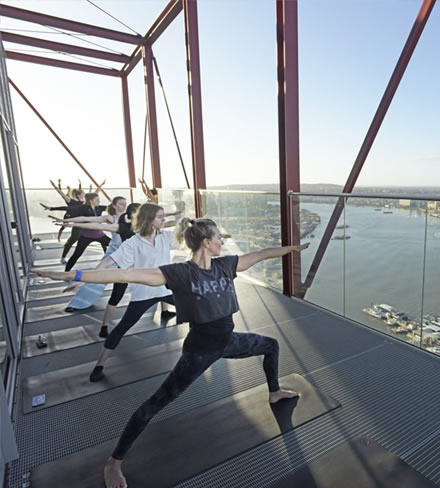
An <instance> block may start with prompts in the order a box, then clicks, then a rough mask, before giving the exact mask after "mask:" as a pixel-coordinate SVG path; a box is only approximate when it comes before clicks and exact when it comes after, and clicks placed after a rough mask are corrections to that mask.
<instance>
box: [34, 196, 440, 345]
mask: <svg viewBox="0 0 440 488" xmlns="http://www.w3.org/2000/svg"><path fill="white" fill-rule="evenodd" d="M106 191H107V193H108V194H109V195H110V196H112V197H114V196H116V195H122V196H126V197H127V199H128V200H131V195H133V200H134V201H139V202H142V201H145V197H144V195H143V194H142V192H141V191H140V190H135V191H132V192H130V190H129V189H106ZM199 198H200V203H201V212H202V215H203V216H205V217H209V218H212V219H213V220H215V221H216V222H217V224H218V225H219V227H220V229H221V230H222V232H224V233H227V234H231V236H232V237H231V238H230V239H227V241H226V243H225V246H224V252H225V253H226V254H243V253H246V252H251V251H254V250H259V249H262V248H265V247H272V246H279V245H280V244H281V225H280V198H279V194H278V193H266V192H234V191H213V190H202V191H200V195H199ZM27 200H28V205H29V211H30V221H31V227H32V232H33V234H34V235H35V234H41V233H45V232H46V233H52V236H53V238H55V237H56V231H57V229H56V228H55V229H54V228H53V227H54V226H53V224H52V223H51V221H50V219H48V218H47V214H48V212H46V211H45V210H43V208H42V207H41V206H40V205H39V203H40V202H42V203H44V204H46V205H48V206H57V205H62V200H61V199H60V198H59V196H58V195H57V194H56V192H55V191H54V190H49V189H46V190H28V191H27ZM60 200H61V201H60ZM102 200H103V201H104V199H102ZM290 201H291V203H293V202H294V201H296V202H298V205H299V220H300V232H301V242H306V241H309V242H310V243H311V245H310V247H309V249H307V250H306V251H304V252H303V253H301V273H302V281H303V282H305V280H306V277H307V275H308V273H309V270H310V267H311V265H312V262H313V260H314V258H315V255H316V253H317V250H318V247H319V245H320V243H321V239H322V237H323V234H324V232H325V230H326V228H327V224H328V223H329V219H330V217H331V215H332V212H333V210H334V208H335V205H336V204H337V202H340V205H341V213H340V216H339V219H338V221H337V223H336V224H335V228H334V231H333V234H332V236H331V239H330V240H329V242H328V246H327V248H326V251H325V253H323V255H322V260H321V262H320V265H319V267H318V268H317V270H316V274H315V276H314V278H313V281H312V282H311V285H310V286H309V287H308V289H307V290H306V292H305V297H304V299H305V300H306V301H309V302H311V303H315V304H317V305H319V306H321V307H323V308H326V309H328V310H331V311H333V312H335V313H337V314H340V315H342V316H344V317H347V318H350V319H353V320H356V321H357V322H360V323H362V324H364V325H367V326H369V327H372V328H374V329H377V330H380V331H381V332H385V333H387V334H390V335H393V336H395V337H399V338H401V339H403V340H405V341H407V342H410V343H412V344H415V345H417V346H419V347H423V348H425V349H428V350H430V351H431V352H435V353H437V354H438V353H440V304H439V303H440V302H439V301H438V299H437V293H436V291H437V290H439V289H440V276H439V273H438V271H437V270H438V269H440V201H438V200H436V199H435V198H432V199H428V198H425V197H414V196H397V195H396V196H394V195H387V196H386V197H384V196H383V195H372V194H367V195H360V194H353V195H344V194H305V193H299V194H291V195H290ZM159 202H160V204H161V205H162V206H163V207H164V208H165V211H166V212H167V213H174V212H179V216H188V217H191V218H192V217H194V215H195V209H194V193H193V191H192V190H183V189H161V190H159ZM246 274H247V275H248V276H249V277H251V278H254V279H256V280H258V281H260V282H264V283H265V284H267V285H269V286H271V287H274V288H276V289H279V290H281V289H282V266H281V259H273V260H269V261H263V262H262V263H258V264H257V265H256V266H254V267H252V268H251V269H250V270H248V272H247V273H246Z"/></svg>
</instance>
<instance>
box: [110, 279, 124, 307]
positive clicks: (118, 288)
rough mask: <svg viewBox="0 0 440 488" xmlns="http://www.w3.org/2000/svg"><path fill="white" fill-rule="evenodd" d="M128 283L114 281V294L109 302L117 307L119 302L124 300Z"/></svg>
mask: <svg viewBox="0 0 440 488" xmlns="http://www.w3.org/2000/svg"><path fill="white" fill-rule="evenodd" d="M127 286H128V284H127V283H113V290H112V294H111V296H110V298H109V300H108V304H109V305H111V306H113V307H116V306H117V305H118V303H119V302H120V301H121V300H122V297H123V296H124V293H125V290H126V289H127Z"/></svg>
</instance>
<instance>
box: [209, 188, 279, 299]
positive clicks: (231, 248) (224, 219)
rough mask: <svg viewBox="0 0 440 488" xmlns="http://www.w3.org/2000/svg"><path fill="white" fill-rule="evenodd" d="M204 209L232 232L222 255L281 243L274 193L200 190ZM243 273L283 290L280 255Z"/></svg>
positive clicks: (221, 226) (225, 228) (224, 230)
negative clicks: (278, 257)
mask: <svg viewBox="0 0 440 488" xmlns="http://www.w3.org/2000/svg"><path fill="white" fill-rule="evenodd" d="M201 193H202V201H203V212H204V215H205V216H206V217H207V218H211V219H213V220H214V221H215V222H216V223H217V225H218V226H219V228H220V230H221V231H222V232H223V233H225V234H231V236H232V237H231V238H230V239H226V241H225V245H224V247H223V254H244V253H247V252H252V251H257V250H259V249H263V248H265V247H276V246H279V245H280V243H281V229H280V199H279V195H278V194H274V193H258V192H255V193H234V192H214V191H203V192H201ZM246 274H247V275H248V276H250V277H252V278H254V279H257V280H259V281H263V282H265V283H267V284H268V285H270V286H273V287H275V288H278V289H282V268H281V258H280V259H271V260H268V261H263V262H261V263H258V264H256V265H255V266H252V268H250V269H249V270H248V271H246Z"/></svg>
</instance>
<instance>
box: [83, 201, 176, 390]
mask: <svg viewBox="0 0 440 488" xmlns="http://www.w3.org/2000/svg"><path fill="white" fill-rule="evenodd" d="M164 224H165V214H164V210H163V208H162V207H161V206H159V205H156V204H154V203H144V204H143V205H141V206H140V207H139V209H138V211H137V212H136V213H135V214H134V216H133V221H132V224H131V226H132V229H133V231H134V232H135V235H134V236H133V237H131V238H130V239H127V240H126V241H124V242H123V243H122V244H121V246H120V247H119V248H118V249H117V250H116V251H115V252H114V253H113V254H112V255H111V256H109V257H108V258H107V260H106V262H105V264H106V266H109V265H112V264H116V265H117V266H119V268H122V269H130V268H153V267H157V266H162V265H165V264H169V263H170V250H171V249H172V248H173V247H175V248H177V243H175V241H174V239H173V232H171V231H166V230H162V228H163V227H164ZM129 292H130V294H131V300H130V303H129V304H128V306H127V309H126V311H125V313H124V315H123V317H122V318H121V320H120V322H119V323H118V325H117V326H116V327H115V328H114V329H113V330H112V331H111V332H110V334H109V335H108V337H107V338H106V340H105V342H104V349H103V351H102V352H101V354H100V356H99V358H98V361H97V363H96V366H95V367H94V368H93V371H92V373H91V374H90V381H99V380H100V379H102V378H103V377H104V365H105V362H106V361H107V359H108V358H109V357H110V355H111V354H112V352H113V351H114V349H116V347H117V346H118V344H119V342H120V340H121V339H122V337H123V336H124V334H125V333H126V332H127V331H128V330H130V329H131V327H133V326H134V325H135V324H136V323H137V322H138V320H139V319H140V318H141V317H142V315H143V314H144V313H145V312H146V311H147V310H148V309H149V308H150V307H152V306H153V305H155V304H156V303H158V302H165V303H168V304H170V305H174V297H173V294H172V292H171V290H168V289H167V288H165V286H160V287H152V286H146V285H140V284H131V285H130V286H129Z"/></svg>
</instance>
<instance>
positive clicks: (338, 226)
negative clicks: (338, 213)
mask: <svg viewBox="0 0 440 488" xmlns="http://www.w3.org/2000/svg"><path fill="white" fill-rule="evenodd" d="M349 227H350V226H349V225H344V224H342V225H337V226H336V228H337V229H348V228H349Z"/></svg>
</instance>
